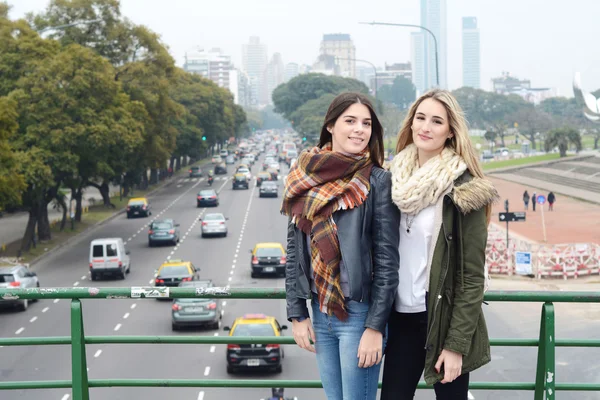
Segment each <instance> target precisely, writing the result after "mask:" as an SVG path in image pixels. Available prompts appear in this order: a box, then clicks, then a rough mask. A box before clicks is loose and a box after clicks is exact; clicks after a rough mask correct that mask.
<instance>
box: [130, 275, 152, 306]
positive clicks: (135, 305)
mask: <svg viewBox="0 0 600 400" xmlns="http://www.w3.org/2000/svg"><path fill="white" fill-rule="evenodd" d="M150 282H152V281H150ZM136 306H137V304H135V303H133V304H132V305H131V309H132V310H133V309H134V308H135V307H136Z"/></svg>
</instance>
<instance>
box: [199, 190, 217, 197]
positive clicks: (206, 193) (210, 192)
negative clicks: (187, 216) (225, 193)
mask: <svg viewBox="0 0 600 400" xmlns="http://www.w3.org/2000/svg"><path fill="white" fill-rule="evenodd" d="M216 195H217V193H216V192H215V191H214V190H201V191H200V193H198V196H216Z"/></svg>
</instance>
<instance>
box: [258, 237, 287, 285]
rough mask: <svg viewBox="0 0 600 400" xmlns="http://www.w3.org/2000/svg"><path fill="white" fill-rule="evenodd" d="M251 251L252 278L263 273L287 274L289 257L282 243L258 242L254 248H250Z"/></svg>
mask: <svg viewBox="0 0 600 400" xmlns="http://www.w3.org/2000/svg"><path fill="white" fill-rule="evenodd" d="M250 253H251V254H252V258H251V260H250V266H251V268H252V270H251V271H252V272H251V274H250V276H251V277H252V278H256V277H258V276H259V275H262V274H269V275H276V276H277V275H281V276H285V263H286V261H287V257H286V254H285V249H284V247H283V245H282V244H281V243H276V242H265V243H257V244H256V245H255V246H254V249H252V250H250Z"/></svg>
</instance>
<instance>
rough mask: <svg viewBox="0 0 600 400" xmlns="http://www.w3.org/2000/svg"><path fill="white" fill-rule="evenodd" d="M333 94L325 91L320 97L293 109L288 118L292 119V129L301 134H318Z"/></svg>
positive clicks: (312, 135)
mask: <svg viewBox="0 0 600 400" xmlns="http://www.w3.org/2000/svg"><path fill="white" fill-rule="evenodd" d="M335 96H336V95H335V94H333V93H326V94H324V95H322V96H321V97H319V98H317V99H313V100H309V101H307V102H306V103H304V104H303V105H302V106H300V107H299V108H298V109H297V110H296V111H294V112H293V113H292V114H291V115H290V118H291V119H292V121H294V124H293V126H294V129H295V130H296V131H297V132H298V133H299V134H300V135H301V136H311V137H314V136H317V137H318V136H319V135H320V133H321V127H322V126H323V121H324V119H325V114H326V113H327V109H328V107H329V105H330V104H331V102H332V101H333V99H334V98H335Z"/></svg>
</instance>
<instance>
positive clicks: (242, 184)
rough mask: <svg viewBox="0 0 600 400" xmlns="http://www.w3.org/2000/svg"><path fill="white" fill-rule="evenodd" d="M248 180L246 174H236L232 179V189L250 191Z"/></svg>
mask: <svg viewBox="0 0 600 400" xmlns="http://www.w3.org/2000/svg"><path fill="white" fill-rule="evenodd" d="M248 188H249V185H248V178H247V177H246V174H235V175H233V179H232V189H233V190H235V189H248Z"/></svg>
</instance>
